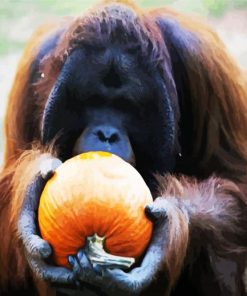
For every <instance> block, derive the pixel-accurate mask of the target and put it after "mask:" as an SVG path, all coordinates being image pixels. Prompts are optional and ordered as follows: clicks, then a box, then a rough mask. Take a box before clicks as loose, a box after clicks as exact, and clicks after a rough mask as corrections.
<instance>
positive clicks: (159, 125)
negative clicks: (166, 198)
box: [42, 45, 175, 186]
mask: <svg viewBox="0 0 247 296" xmlns="http://www.w3.org/2000/svg"><path fill="white" fill-rule="evenodd" d="M161 83H163V82H162V79H161V77H160V74H159V71H158V70H157V69H152V70H150V69H147V68H145V67H143V65H142V63H141V61H140V59H139V57H138V54H137V53H136V54H133V53H128V52H125V51H123V50H121V49H120V47H118V46H117V45H115V46H112V47H109V48H107V49H102V50H101V51H99V50H98V49H97V51H95V50H93V49H92V48H87V47H85V48H84V49H81V48H79V49H76V50H74V51H73V52H72V54H71V55H70V56H69V57H68V59H67V61H66V63H65V65H64V67H63V69H62V71H61V73H60V75H59V77H58V79H57V82H56V84H55V86H54V87H53V89H52V91H51V94H50V96H49V98H48V101H47V104H46V107H45V112H44V116H43V129H42V130H43V135H42V136H43V142H44V144H47V143H49V142H50V141H51V140H52V139H54V137H57V139H58V140H57V145H58V150H59V158H60V159H61V160H62V161H64V160H66V159H68V158H70V157H71V156H73V155H77V154H79V153H82V152H87V151H109V152H111V153H114V154H116V155H118V156H120V157H121V158H123V159H124V160H126V161H128V162H129V163H131V164H133V165H135V166H136V168H137V170H138V171H139V172H140V173H141V174H142V175H143V177H144V178H145V179H146V182H147V183H149V184H150V186H151V184H152V181H151V179H152V177H151V176H152V174H153V173H155V172H160V173H163V172H166V171H170V170H172V168H173V166H174V150H175V149H174V135H173V130H172V129H173V117H172V115H173V113H171V114H168V116H167V110H166V107H165V106H162V105H161V104H162V103H161V102H160V103H159V97H162V98H163V97H164V93H162V94H159V93H158V91H157V90H158V89H159V90H160V89H162V87H160V84H161ZM162 86H163V88H165V86H164V85H162ZM168 99H169V98H168ZM163 100H164V99H163ZM167 109H169V108H168V107H167ZM169 116H171V118H170V117H169ZM163 128H164V129H165V132H164V129H163ZM169 128H170V129H169ZM166 135H168V136H166Z"/></svg>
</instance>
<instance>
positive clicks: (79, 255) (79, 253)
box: [77, 250, 84, 260]
mask: <svg viewBox="0 0 247 296" xmlns="http://www.w3.org/2000/svg"><path fill="white" fill-rule="evenodd" d="M83 256H84V252H83V251H82V250H81V251H79V252H78V254H77V257H78V259H79V260H81V259H82V257H83Z"/></svg>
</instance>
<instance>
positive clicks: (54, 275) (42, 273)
mask: <svg viewBox="0 0 247 296" xmlns="http://www.w3.org/2000/svg"><path fill="white" fill-rule="evenodd" d="M29 264H30V266H31V269H32V271H33V272H34V273H35V274H36V276H37V277H38V278H40V279H41V280H44V281H48V282H50V283H54V284H74V282H75V281H74V274H73V272H72V271H70V270H69V269H67V268H64V267H55V266H49V265H47V264H46V263H44V262H43V261H42V260H35V259H33V258H32V259H30V260H29Z"/></svg>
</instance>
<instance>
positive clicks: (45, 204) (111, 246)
mask: <svg viewBox="0 0 247 296" xmlns="http://www.w3.org/2000/svg"><path fill="white" fill-rule="evenodd" d="M150 203H152V196H151V193H150V191H149V189H148V187H147V185H146V184H145V182H144V180H143V179H142V177H141V175H140V174H139V173H138V172H137V171H136V170H135V169H134V168H133V167H132V166H131V165H130V164H128V163H127V162H125V161H123V160H122V159H121V158H120V157H118V156H115V155H113V154H110V153H107V152H88V153H83V154H81V155H78V156H75V157H73V158H71V159H69V160H67V161H66V162H64V163H63V164H62V165H61V166H60V167H59V168H58V169H57V170H56V171H55V174H54V176H53V177H52V178H51V179H50V180H49V181H48V182H47V184H46V186H45V188H44V191H43V193H42V195H41V198H40V205H39V211H38V221H39V227H40V232H41V235H42V237H43V238H44V239H45V240H47V241H48V242H49V243H50V245H51V246H52V248H53V258H54V261H55V263H57V264H58V265H61V266H67V267H68V266H69V265H68V261H67V257H68V255H73V254H76V253H77V252H78V250H79V249H80V248H83V247H85V246H86V243H87V242H88V244H87V250H88V249H90V244H92V242H94V243H95V242H96V245H97V244H98V246H96V249H97V250H99V248H98V247H99V244H103V248H104V250H105V251H106V252H108V253H109V254H112V255H115V256H111V255H109V256H110V257H109V260H108V259H107V260H108V261H109V262H112V263H113V265H114V258H116V259H117V261H118V259H120V261H121V258H122V257H127V258H125V259H126V260H128V258H129V257H133V258H138V257H140V255H141V254H142V253H143V252H144V250H145V248H146V247H147V244H148V242H149V240H150V237H151V233H152V223H151V222H150V221H149V220H148V219H147V218H146V216H145V213H144V207H145V206H146V205H147V204H150ZM87 238H90V239H91V240H90V241H87ZM96 249H94V253H95V252H96V253H97V252H98V251H97V250H96ZM95 250H96V251H95ZM108 253H105V255H106V256H108ZM96 255H97V254H96ZM116 256H120V257H116ZM103 257H104V254H103V253H100V251H99V253H98V259H99V261H100V258H101V259H102V258H103ZM89 258H90V259H92V260H93V259H95V254H94V255H92V254H91V257H90V254H89ZM122 259H123V260H124V258H122ZM107 260H106V261H107ZM130 260H131V259H130ZM103 261H104V260H103ZM106 261H105V262H106ZM93 262H94V263H95V262H96V263H97V259H95V261H93ZM109 262H108V264H109ZM101 263H102V262H101ZM115 263H116V262H115ZM132 263H133V261H132V260H131V264H132ZM102 264H103V263H102ZM106 264H107V262H106ZM131 264H129V265H128V266H127V267H129V266H130V265H131ZM120 266H121V264H120ZM122 267H124V264H123V266H122ZM125 267H126V266H125Z"/></svg>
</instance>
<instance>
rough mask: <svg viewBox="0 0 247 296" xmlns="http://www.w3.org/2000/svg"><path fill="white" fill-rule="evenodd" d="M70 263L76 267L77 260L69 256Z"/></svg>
mask: <svg viewBox="0 0 247 296" xmlns="http://www.w3.org/2000/svg"><path fill="white" fill-rule="evenodd" d="M68 261H69V264H70V265H72V266H74V264H75V259H74V258H73V257H72V256H69V257H68Z"/></svg>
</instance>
